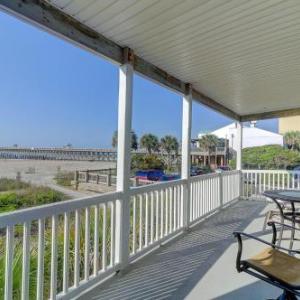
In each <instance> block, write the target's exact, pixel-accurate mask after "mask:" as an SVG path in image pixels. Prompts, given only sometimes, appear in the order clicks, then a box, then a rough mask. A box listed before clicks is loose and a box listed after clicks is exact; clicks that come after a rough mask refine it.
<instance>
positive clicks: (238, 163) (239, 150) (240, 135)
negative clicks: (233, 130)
mask: <svg viewBox="0 0 300 300" xmlns="http://www.w3.org/2000/svg"><path fill="white" fill-rule="evenodd" d="M236 139H237V152H236V169H237V170H238V171H240V176H239V178H240V180H239V197H241V196H242V192H243V191H242V188H243V176H242V175H243V174H242V149H243V124H242V123H241V122H237V137H236Z"/></svg>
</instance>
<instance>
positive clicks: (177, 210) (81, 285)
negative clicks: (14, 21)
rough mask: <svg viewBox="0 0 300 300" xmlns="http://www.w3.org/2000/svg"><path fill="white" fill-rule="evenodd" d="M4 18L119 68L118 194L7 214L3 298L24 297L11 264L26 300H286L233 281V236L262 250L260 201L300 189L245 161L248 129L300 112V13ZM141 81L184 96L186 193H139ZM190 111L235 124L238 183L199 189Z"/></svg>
mask: <svg viewBox="0 0 300 300" xmlns="http://www.w3.org/2000/svg"><path fill="white" fill-rule="evenodd" d="M0 8H1V9H3V10H4V11H6V12H8V13H10V14H13V15H14V16H16V17H18V18H21V19H23V20H25V21H27V22H30V23H31V24H33V25H35V26H38V27H40V28H42V29H43V30H46V31H48V32H50V33H53V34H55V35H58V36H59V37H61V38H63V39H65V40H67V41H69V42H72V43H74V44H75V45H77V46H79V47H82V48H84V49H86V50H87V51H91V52H92V53H94V54H96V55H100V56H101V57H104V58H106V59H109V60H111V61H112V62H113V63H115V64H117V65H118V66H119V107H118V153H117V154H118V157H117V162H118V163H117V179H116V192H114V193H107V194H103V195H99V196H93V197H86V198H81V199H77V200H74V201H68V202H67V201H66V202H61V203H53V204H50V205H45V206H40V207H34V208H30V209H26V210H20V211H16V212H12V213H7V214H3V215H1V216H0V228H1V230H2V233H3V236H4V237H5V244H4V248H5V249H4V251H3V253H1V254H3V257H5V262H4V266H5V267H4V269H3V270H2V271H3V272H4V286H3V287H2V291H3V295H4V299H7V300H8V299H13V298H14V296H15V289H16V287H15V285H14V284H13V283H14V280H13V279H14V276H15V270H14V262H15V257H16V253H18V254H19V255H20V256H19V257H21V258H20V259H21V260H22V268H21V272H22V280H21V282H20V287H19V290H20V291H21V292H20V295H21V298H22V299H34V298H36V299H43V298H49V299H76V298H79V299H113V298H116V299H168V298H169V299H183V298H187V299H235V298H236V299H259V298H261V297H273V296H277V295H278V290H276V289H272V288H271V287H270V286H268V285H266V284H264V283H262V282H258V281H255V280H253V278H250V277H249V276H247V275H244V274H238V273H237V272H236V270H235V251H236V245H235V242H234V240H233V237H232V232H233V231H234V230H248V232H251V233H254V234H255V235H258V236H264V237H266V235H267V233H268V232H265V231H262V223H263V219H264V213H265V212H266V210H267V209H269V207H268V204H267V203H266V202H265V201H264V200H265V199H263V198H262V197H261V193H262V192H263V191H264V190H265V189H268V188H274V189H275V188H280V187H286V188H297V189H299V188H300V184H299V178H300V176H299V175H297V176H295V172H287V171H278V172H273V171H265V172H261V171H259V170H250V171H249V170H242V155H241V149H242V131H243V126H242V123H243V122H246V121H250V120H259V119H265V118H275V117H279V116H287V115H296V114H299V113H300V108H299V104H298V102H299V101H298V98H297V97H298V95H299V93H300V90H299V84H298V79H299V76H300V73H299V72H298V70H297V69H296V68H295V66H297V64H298V61H299V58H300V57H298V56H299V53H300V51H299V48H300V44H299V39H298V38H296V39H295V38H293V37H294V36H296V37H297V34H298V31H297V30H298V29H299V28H298V27H297V26H299V24H298V22H297V19H298V17H299V11H300V7H299V3H297V2H288V1H287V2H280V1H275V0H274V1H253V2H248V1H238V0H235V1H224V2H223V3H222V4H218V3H217V2H214V1H129V0H128V1H121V0H119V1H114V2H112V1H92V0H90V1H86V2H84V3H83V2H80V1H72V0H71V1H64V0H53V1H44V0H39V1H35V0H27V1H22V0H0ZM286 24H289V25H290V28H293V32H292V33H290V34H289V35H287V31H288V32H289V28H288V26H287V25H286ZM258 27H260V30H257V28H258ZM203 41H205V42H204V43H203ZM134 73H138V74H140V75H142V76H144V77H145V78H147V79H150V80H152V81H154V82H157V83H159V84H160V85H162V86H163V87H166V88H169V89H171V90H173V91H175V92H176V93H178V94H180V95H181V96H182V118H181V123H182V139H181V140H182V145H181V154H182V162H181V179H179V180H174V181H171V182H165V183H160V184H155V185H151V186H150V185H149V186H142V187H134V188H132V187H130V159H131V158H130V157H131V156H130V155H131V149H130V138H131V129H132V128H131V123H132V90H133V84H134V82H133V81H134V76H133V75H134ZM290 74H291V75H290ZM193 101H196V102H198V103H202V104H204V105H206V106H208V107H210V108H212V109H214V110H216V111H217V112H220V113H222V114H224V115H226V116H228V117H229V118H232V119H233V120H235V121H236V122H237V128H238V138H237V139H238V141H237V142H238V145H239V147H238V151H237V161H236V170H235V171H229V172H222V173H219V174H209V175H200V176H195V177H191V176H190V165H191V120H192V103H193ZM249 199H250V200H252V201H249ZM253 199H254V200H253ZM58 231H59V232H62V234H61V235H58V234H57V233H58ZM266 238H268V237H266ZM17 242H18V243H17ZM247 243H248V242H247ZM17 246H18V247H17ZM45 249H48V250H49V249H50V251H49V253H50V256H49V257H46V256H45V253H46V251H45ZM19 250H20V251H21V252H20V251H19ZM248 250H249V252H251V250H254V251H255V250H256V245H255V244H254V243H252V242H249V247H248ZM18 251H19V252H18ZM20 253H21V254H20ZM33 254H34V256H33ZM33 264H34V265H35V266H36V269H35V271H34V272H32V273H30V272H29V271H30V270H31V268H32V265H33ZM103 281H105V282H103ZM247 297H248V298H247Z"/></svg>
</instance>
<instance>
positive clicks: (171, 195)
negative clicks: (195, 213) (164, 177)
mask: <svg viewBox="0 0 300 300" xmlns="http://www.w3.org/2000/svg"><path fill="white" fill-rule="evenodd" d="M168 191H169V193H168V194H169V233H170V232H172V228H173V226H172V225H173V223H172V222H173V220H172V217H173V194H172V188H169V189H168Z"/></svg>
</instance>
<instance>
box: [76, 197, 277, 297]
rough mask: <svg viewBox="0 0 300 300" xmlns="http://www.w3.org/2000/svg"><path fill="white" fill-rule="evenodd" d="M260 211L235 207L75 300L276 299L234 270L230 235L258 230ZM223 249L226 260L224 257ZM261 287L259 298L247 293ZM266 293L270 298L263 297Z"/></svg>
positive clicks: (243, 204)
mask: <svg viewBox="0 0 300 300" xmlns="http://www.w3.org/2000/svg"><path fill="white" fill-rule="evenodd" d="M266 206H267V204H266V203H265V202H262V201H239V202H237V203H235V204H233V205H231V206H230V207H227V208H225V209H224V210H222V211H220V212H218V213H216V214H215V215H213V216H211V217H210V218H208V219H207V220H205V221H203V222H202V223H200V224H198V225H197V226H195V227H194V228H193V229H192V230H191V231H190V232H189V233H188V234H186V235H184V236H182V237H181V238H179V239H177V240H176V241H173V242H170V243H168V244H167V245H164V246H161V247H160V248H159V249H157V250H156V251H154V252H153V253H152V254H150V255H149V256H147V257H145V258H144V259H141V260H140V261H138V262H136V263H134V264H133V265H132V266H130V267H129V268H128V270H127V271H126V272H125V273H123V274H122V275H117V276H115V277H113V278H112V279H111V280H109V281H108V282H106V283H104V284H103V285H100V286H98V287H96V288H94V289H93V290H91V291H90V292H89V293H88V294H85V295H84V296H82V297H81V298H80V299H82V300H83V299H85V300H86V299H93V300H100V299H101V300H103V299H105V300H106V299H107V300H108V299H109V300H111V299H120V300H121V299H122V300H125V299H130V300H131V299H201V300H206V299H219V300H220V299H222V300H227V299H262V298H260V297H261V296H274V294H275V295H278V291H277V290H276V289H273V290H272V289H271V288H269V286H267V285H266V284H265V283H262V282H258V281H255V280H253V279H252V278H250V276H248V275H246V274H237V272H236V270H235V256H236V245H235V244H234V243H235V240H234V238H233V236H232V232H233V231H235V230H241V231H242V230H245V229H246V228H247V227H249V225H250V223H252V222H253V221H255V220H256V219H260V221H259V224H261V222H262V219H263V217H262V216H263V214H262V213H263V211H264V210H265V209H266ZM250 227H251V226H250ZM261 230H262V226H260V225H259V226H255V230H254V232H255V233H256V234H257V235H262V232H261ZM252 232H253V230H252ZM229 249H231V250H230V254H226V252H228V251H229ZM224 255H225V256H224ZM226 255H227V256H226ZM222 257H223V258H222ZM231 274H232V275H231ZM245 276H247V278H246V280H244V279H245ZM232 281H233V282H232ZM237 281H238V282H237ZM262 286H263V289H260V290H263V291H264V292H263V293H259V294H257V295H259V297H258V298H256V297H255V296H254V294H253V291H254V290H258V289H257V287H260V288H262ZM266 291H267V292H266ZM270 291H271V295H267V294H269V292H270Z"/></svg>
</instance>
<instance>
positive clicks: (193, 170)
mask: <svg viewBox="0 0 300 300" xmlns="http://www.w3.org/2000/svg"><path fill="white" fill-rule="evenodd" d="M203 174H205V171H204V170H203V169H202V168H200V167H197V166H192V167H191V176H198V175H203Z"/></svg>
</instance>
